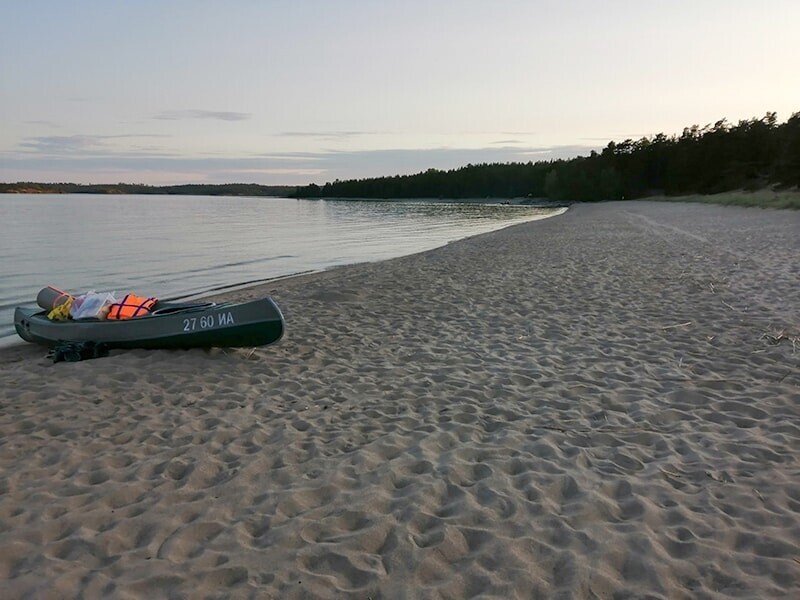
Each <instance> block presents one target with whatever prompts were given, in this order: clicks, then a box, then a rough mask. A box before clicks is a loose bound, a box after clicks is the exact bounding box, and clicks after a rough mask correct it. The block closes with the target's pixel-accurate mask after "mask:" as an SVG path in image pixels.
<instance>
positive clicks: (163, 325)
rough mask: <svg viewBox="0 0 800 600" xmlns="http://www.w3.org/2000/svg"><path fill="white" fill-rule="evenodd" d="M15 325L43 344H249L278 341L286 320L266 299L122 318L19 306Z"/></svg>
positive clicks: (168, 308) (20, 332) (22, 333)
mask: <svg viewBox="0 0 800 600" xmlns="http://www.w3.org/2000/svg"><path fill="white" fill-rule="evenodd" d="M159 308H161V310H163V312H162V313H160V314H159ZM165 308H166V310H165ZM14 327H15V328H16V330H17V334H18V335H19V336H20V337H21V338H22V339H23V340H25V341H27V342H31V343H34V344H43V345H46V346H54V345H56V344H58V343H59V342H88V341H91V342H98V343H104V344H107V345H108V347H109V348H209V347H217V348H248V347H253V346H264V345H267V344H272V343H274V342H277V341H278V340H279V339H281V337H282V336H283V332H284V319H283V315H282V314H281V311H280V309H279V308H278V306H277V305H276V304H275V302H274V301H273V300H272V298H269V297H267V298H260V299H258V300H253V301H251V302H245V303H242V304H203V305H187V306H185V307H182V306H181V305H165V306H162V307H159V305H157V306H156V311H155V313H154V314H151V315H147V316H144V317H139V318H136V319H130V320H126V321H100V320H81V321H51V320H50V319H48V318H47V312H46V311H39V310H38V309H29V308H17V309H16V310H15V312H14Z"/></svg>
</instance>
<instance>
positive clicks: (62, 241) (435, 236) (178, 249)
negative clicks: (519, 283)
mask: <svg viewBox="0 0 800 600" xmlns="http://www.w3.org/2000/svg"><path fill="white" fill-rule="evenodd" d="M553 212H554V211H553V210H551V209H540V208H533V207H525V206H514V205H494V204H449V203H442V202H430V203H426V202H419V201H413V202H412V201H409V202H372V201H358V202H354V201H342V200H338V201H337V200H293V199H288V198H241V197H236V198H229V197H208V196H135V195H129V196H105V195H103V196H99V195H98V196H95V195H59V194H0V346H3V345H8V344H10V343H15V342H16V341H18V340H19V338H18V337H17V336H16V333H15V332H14V326H13V311H14V307H16V306H35V305H36V294H37V293H38V292H39V290H40V289H41V288H42V287H44V286H47V285H53V286H55V287H57V288H59V289H62V290H65V291H68V292H71V293H78V294H79V293H82V292H85V291H88V290H92V289H94V290H96V291H120V292H123V293H124V292H136V293H139V294H143V295H154V296H158V297H160V298H169V297H177V296H190V295H195V296H196V295H200V294H203V293H208V292H210V291H212V290H214V289H215V288H219V287H221V286H234V285H237V284H242V283H244V282H253V281H258V280H265V279H271V278H275V277H281V276H285V275H290V274H293V273H300V272H304V271H312V270H322V269H326V268H330V267H333V266H338V265H344V264H351V263H357V262H366V261H376V260H382V259H387V258H393V257H396V256H402V255H406V254H412V253H415V252H421V251H423V250H428V249H431V248H435V247H438V246H442V245H444V244H446V243H447V242H450V241H453V240H456V239H460V238H464V237H467V236H471V235H475V234H478V233H484V232H487V231H492V230H495V229H499V228H502V227H505V226H508V225H512V224H515V223H520V222H523V221H529V220H532V219H537V218H544V217H547V216H550V215H552V214H553Z"/></svg>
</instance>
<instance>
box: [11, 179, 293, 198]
mask: <svg viewBox="0 0 800 600" xmlns="http://www.w3.org/2000/svg"><path fill="white" fill-rule="evenodd" d="M296 189H297V188H296V187H295V186H286V185H258V184H256V183H223V184H219V185H210V184H188V185H160V186H159V185H144V184H136V183H114V184H81V183H32V182H29V181H19V182H17V183H0V194H166V195H188V196H283V197H286V196H289V195H291V194H293V193H294V191H295V190H296Z"/></svg>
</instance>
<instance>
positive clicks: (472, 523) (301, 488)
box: [0, 202, 800, 599]
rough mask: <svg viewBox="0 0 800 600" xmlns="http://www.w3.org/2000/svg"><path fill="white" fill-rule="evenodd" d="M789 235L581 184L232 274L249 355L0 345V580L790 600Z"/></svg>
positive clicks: (795, 547) (98, 594) (775, 226)
mask: <svg viewBox="0 0 800 600" xmlns="http://www.w3.org/2000/svg"><path fill="white" fill-rule="evenodd" d="M798 232H800V213H795V212H785V211H766V210H758V209H738V208H731V207H718V206H705V205H689V204H659V203H648V202H630V203H609V204H600V205H578V206H575V207H573V208H571V209H570V210H569V211H568V212H567V213H566V214H564V215H562V216H559V217H555V218H552V219H547V220H545V221H538V222H534V223H530V224H524V225H519V226H514V227H511V228H508V229H505V230H503V231H499V232H495V233H491V234H486V235H482V236H478V237H475V238H471V239H468V240H462V241H460V242H457V243H453V244H450V245H448V246H446V247H444V248H440V249H437V250H434V251H431V252H426V253H422V254H418V255H414V256H409V257H404V258H399V259H394V260H391V261H387V262H383V263H376V264H366V265H356V266H351V267H346V268H340V269H335V270H332V271H328V272H325V273H320V274H315V275H307V276H302V277H296V278H292V279H287V280H281V281H277V282H275V283H273V284H271V285H267V286H264V287H261V288H252V289H248V290H244V291H240V292H236V293H235V294H233V296H235V297H237V298H245V297H255V296H259V295H261V294H264V293H269V294H271V295H273V297H274V298H275V299H276V300H277V301H278V303H279V304H280V306H281V308H282V309H283V310H284V313H285V316H286V319H287V336H286V337H285V338H284V340H282V341H281V342H280V343H279V344H277V345H275V346H270V347H265V348H259V349H256V350H249V349H242V350H235V351H222V350H209V351H205V350H193V351H174V352H170V351H150V352H148V351H113V352H112V353H111V356H109V357H107V358H103V359H98V360H92V361H86V362H81V363H58V364H52V363H51V362H50V361H48V360H47V359H46V358H45V357H44V354H45V352H44V350H43V349H41V348H37V347H34V346H30V345H26V346H20V347H15V348H9V349H3V350H2V351H0V596H2V597H3V598H73V597H85V598H112V597H113V598H164V597H174V598H184V597H185V598H342V597H352V598H454V599H455V598H472V597H482V598H490V597H491V598H642V597H651V598H729V597H739V598H768V597H775V598H783V597H796V596H800V460H798V456H797V455H798V449H799V448H800V368H799V367H800V339H798V336H800V261H798V256H800V235H798ZM793 340H794V342H793Z"/></svg>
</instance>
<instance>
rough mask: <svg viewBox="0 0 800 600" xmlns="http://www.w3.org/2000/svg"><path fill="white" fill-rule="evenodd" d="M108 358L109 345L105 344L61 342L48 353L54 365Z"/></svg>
mask: <svg viewBox="0 0 800 600" xmlns="http://www.w3.org/2000/svg"><path fill="white" fill-rule="evenodd" d="M104 356H108V344H104V343H103V342H99V343H98V342H59V343H58V344H56V345H55V346H53V347H52V348H50V351H49V352H48V353H47V358H52V359H53V362H54V363H57V362H61V361H65V362H79V361H81V360H89V359H91V358H102V357H104Z"/></svg>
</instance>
